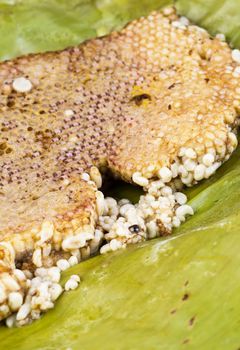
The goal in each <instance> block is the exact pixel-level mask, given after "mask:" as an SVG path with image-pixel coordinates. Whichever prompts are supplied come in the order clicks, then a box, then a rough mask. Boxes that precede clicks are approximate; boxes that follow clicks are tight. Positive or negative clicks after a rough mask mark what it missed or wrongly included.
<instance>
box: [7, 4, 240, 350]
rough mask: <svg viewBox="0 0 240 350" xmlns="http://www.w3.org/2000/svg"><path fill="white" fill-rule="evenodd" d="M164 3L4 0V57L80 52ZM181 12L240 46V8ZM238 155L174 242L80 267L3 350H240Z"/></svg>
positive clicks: (204, 190)
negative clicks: (76, 281) (76, 278)
mask: <svg viewBox="0 0 240 350" xmlns="http://www.w3.org/2000/svg"><path fill="white" fill-rule="evenodd" d="M165 3H166V1H161V0H158V1H157V0H154V1H147V0H146V1H141V0H139V1H138V2H137V1H133V0H132V1H131V0H125V1H122V0H112V1H111V0H105V1H101V0H99V1H90V0H85V1H80V0H78V1H77V0H76V1H73V0H71V1H67V0H66V1H63V0H62V1H57V0H55V1H54V0H51V1H41V2H39V1H37V0H35V1H34V0H23V1H10V0H9V1H0V55H1V58H2V59H3V58H7V57H8V58H9V57H13V56H16V55H19V54H22V53H27V52H35V51H44V50H51V49H59V48H62V47H65V46H69V45H73V44H75V43H77V42H80V41H82V40H84V39H86V38H89V37H92V36H95V35H102V34H105V33H107V32H108V31H109V30H112V29H114V28H119V27H121V26H123V25H124V24H125V23H126V22H127V21H128V20H129V19H132V18H134V17H138V16H139V15H142V14H144V13H148V12H149V11H150V10H152V9H156V8H159V7H160V6H161V5H165ZM176 5H177V8H178V10H179V12H180V13H182V14H184V15H187V16H188V17H189V18H191V19H192V20H193V21H194V22H196V23H198V24H200V25H202V26H204V27H206V28H207V29H208V30H209V31H210V32H212V33H217V32H223V33H225V34H226V36H227V38H228V40H229V41H230V42H231V43H232V44H233V45H234V46H235V47H237V46H240V30H239V28H238V27H239V25H240V1H236V0H228V1H223V0H221V1H220V0H208V1H206V0H205V1H204V0H179V1H178V2H177V3H176ZM239 158H240V149H239V148H238V150H237V151H236V152H235V153H234V155H233V156H232V157H231V159H230V160H229V161H228V162H227V163H226V164H224V165H223V166H222V167H221V168H220V169H219V171H218V172H217V174H216V175H215V176H214V177H212V178H211V179H209V180H207V181H204V182H202V183H201V184H200V185H198V186H196V187H194V188H192V189H190V190H187V193H188V196H189V198H190V203H191V205H192V206H193V207H194V210H195V212H196V214H195V215H194V216H193V217H191V218H190V219H189V220H187V221H186V222H185V223H184V224H183V225H182V226H181V227H180V228H179V229H178V230H176V231H175V233H174V235H173V236H171V237H170V238H167V239H156V240H153V241H151V242H145V243H142V244H140V245H137V246H134V247H129V248H127V249H126V250H125V251H119V252H115V253H111V254H108V255H106V256H97V257H95V258H92V259H90V260H88V261H86V262H84V263H81V264H79V265H77V266H75V267H73V268H71V269H70V270H68V271H67V272H66V273H65V274H64V277H63V280H62V283H64V281H66V279H67V278H68V277H69V276H70V275H71V274H73V273H77V274H79V275H80V276H81V278H82V283H81V285H80V287H79V288H78V289H77V290H75V291H72V292H69V293H66V294H64V295H63V296H62V297H61V298H60V300H59V301H58V302H57V304H56V307H55V308H54V309H53V310H51V311H50V312H48V313H47V314H46V315H44V316H43V317H42V319H40V320H39V321H36V322H35V323H33V324H32V325H30V326H26V327H23V328H21V329H7V328H5V327H2V328H1V329H0V349H11V350H12V349H18V350H30V349H31V350H34V349H44V350H53V349H61V350H62V349H65V350H66V349H68V350H70V349H71V350H73V349H83V350H85V349H86V350H88V349H94V350H95V349H104V350H108V349H109V350H112V349H114V350H126V349H130V350H135V349H138V350H139V349H140V350H142V349H144V350H145V349H147V350H155V349H156V350H158V349H164V350H175V349H176V350H180V349H200V350H201V349H204V350H205V349H206V350H208V349H209V350H215V349H216V350H222V349H223V350H225V349H226V350H237V349H240V331H239V330H240V254H239V247H240V160H239ZM119 188H120V192H121V195H124V196H126V194H127V195H129V196H132V197H133V198H135V199H136V197H137V196H138V195H139V193H138V192H137V191H135V190H133V189H131V190H130V189H129V187H126V186H125V185H122V184H121V185H120V187H119ZM114 191H115V194H116V193H117V192H116V189H113V190H112V192H114ZM118 191H119V190H118ZM129 191H131V193H129Z"/></svg>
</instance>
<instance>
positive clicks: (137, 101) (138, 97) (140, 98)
mask: <svg viewBox="0 0 240 350" xmlns="http://www.w3.org/2000/svg"><path fill="white" fill-rule="evenodd" d="M144 100H148V101H151V100H152V98H151V96H150V95H149V94H145V93H144V94H140V95H136V96H133V97H132V98H131V100H130V101H133V102H135V104H136V105H137V106H141V104H142V103H143V101H144Z"/></svg>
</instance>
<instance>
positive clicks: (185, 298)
mask: <svg viewBox="0 0 240 350" xmlns="http://www.w3.org/2000/svg"><path fill="white" fill-rule="evenodd" d="M188 298H189V294H188V293H185V294H184V296H183V297H182V301H185V300H187V299H188Z"/></svg>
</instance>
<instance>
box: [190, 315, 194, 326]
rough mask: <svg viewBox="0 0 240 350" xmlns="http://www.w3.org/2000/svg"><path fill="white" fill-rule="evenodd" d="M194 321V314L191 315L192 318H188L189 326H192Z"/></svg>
mask: <svg viewBox="0 0 240 350" xmlns="http://www.w3.org/2000/svg"><path fill="white" fill-rule="evenodd" d="M194 321H195V316H193V317H192V318H190V320H189V326H192V325H193V324H194Z"/></svg>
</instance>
